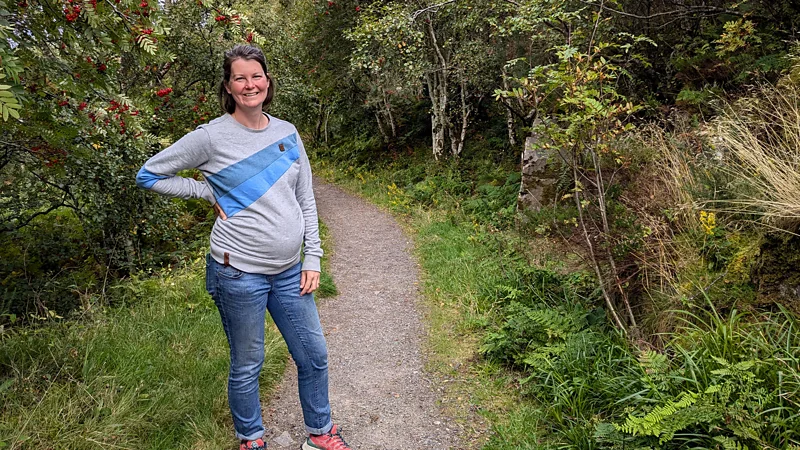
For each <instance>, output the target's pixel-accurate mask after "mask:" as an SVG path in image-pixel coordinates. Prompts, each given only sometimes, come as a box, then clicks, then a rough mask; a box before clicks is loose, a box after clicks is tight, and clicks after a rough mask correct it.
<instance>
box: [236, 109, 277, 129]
mask: <svg viewBox="0 0 800 450" xmlns="http://www.w3.org/2000/svg"><path fill="white" fill-rule="evenodd" d="M231 116H233V118H234V119H235V120H236V121H237V122H239V123H240V124H242V125H244V126H246V127H247V128H251V129H253V130H262V129H264V128H266V127H267V125H268V124H269V119H268V118H267V116H265V115H264V113H263V112H262V111H261V110H254V111H252V112H250V111H247V112H246V111H244V110H241V109H237V110H236V111H234V112H233V114H231Z"/></svg>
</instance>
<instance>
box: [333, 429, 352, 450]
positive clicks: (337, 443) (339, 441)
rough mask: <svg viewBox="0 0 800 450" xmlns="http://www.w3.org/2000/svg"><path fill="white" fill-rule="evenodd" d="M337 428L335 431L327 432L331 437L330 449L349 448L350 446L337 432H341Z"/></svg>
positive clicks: (348, 449) (347, 449)
mask: <svg viewBox="0 0 800 450" xmlns="http://www.w3.org/2000/svg"><path fill="white" fill-rule="evenodd" d="M341 431H342V430H340V429H339V428H337V429H336V433H328V436H330V437H331V439H333V441H334V442H333V448H332V449H331V450H350V447H349V446H348V445H347V442H345V440H344V438H343V437H342V435H341V434H339V432H341Z"/></svg>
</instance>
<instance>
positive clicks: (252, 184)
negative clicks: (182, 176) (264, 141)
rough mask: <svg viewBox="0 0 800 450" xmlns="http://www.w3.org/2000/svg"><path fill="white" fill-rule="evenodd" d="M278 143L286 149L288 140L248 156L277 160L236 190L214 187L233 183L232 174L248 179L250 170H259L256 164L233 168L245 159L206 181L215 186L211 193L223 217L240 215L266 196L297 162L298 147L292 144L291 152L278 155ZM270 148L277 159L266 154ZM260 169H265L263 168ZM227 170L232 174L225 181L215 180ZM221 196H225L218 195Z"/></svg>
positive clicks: (222, 186)
mask: <svg viewBox="0 0 800 450" xmlns="http://www.w3.org/2000/svg"><path fill="white" fill-rule="evenodd" d="M291 138H292V141H294V135H293V136H291ZM279 143H285V144H284V146H285V147H284V148H286V147H288V142H287V139H283V140H281V141H279V142H276V143H275V144H272V145H270V146H268V147H266V148H265V149H264V150H262V151H260V152H259V153H258V154H256V155H253V156H251V157H250V158H253V157H255V156H257V155H260V154H262V153H264V154H265V155H261V156H259V158H263V159H262V161H264V160H267V159H268V158H273V157H275V156H277V157H275V159H273V160H272V161H271V162H270V163H269V165H268V166H267V167H266V168H264V169H263V170H261V171H259V172H257V173H254V174H252V175H251V176H250V177H248V178H247V179H246V180H244V181H243V182H241V183H239V184H238V185H237V186H235V187H233V188H231V189H228V190H227V191H225V190H226V188H227V187H228V186H226V185H225V184H222V185H218V184H217V183H219V182H220V181H222V182H230V181H232V178H231V177H230V174H231V173H238V174H239V175H240V176H241V175H242V174H244V173H247V174H248V175H249V174H250V172H251V170H252V169H251V168H252V167H258V166H256V165H255V164H254V165H252V166H251V165H249V164H247V165H246V166H245V167H242V168H238V167H236V166H239V165H240V164H243V163H244V162H245V161H247V159H245V160H242V161H240V162H238V163H236V164H234V165H233V166H229V167H226V168H225V169H223V170H222V171H220V172H218V173H216V174H214V175H211V176H210V177H208V182H209V184H211V185H212V186H214V192H215V193H217V195H216V198H217V202H219V205H220V207H222V210H223V211H225V214H226V215H227V216H228V217H232V216H233V215H235V214H236V213H238V212H239V211H241V210H243V209H245V208H247V207H248V206H250V205H252V204H253V202H255V201H256V200H258V199H259V198H261V196H263V195H264V194H266V193H267V191H269V189H270V188H271V187H272V186H273V185H274V184H275V182H277V181H278V179H280V177H282V176H283V174H284V173H286V171H287V170H288V169H289V167H291V166H292V164H293V163H294V162H295V161H297V159H298V158H300V149H299V148H298V147H297V145H294V144H292V147H291V148H288V149H287V150H285V151H284V152H281V151H280V150H278V149H277V148H278V144H279ZM272 147H274V148H275V150H274V152H275V153H277V155H275V154H274V153H273V152H268V151H267V150H269V149H270V148H272ZM250 158H248V159H250ZM260 167H264V166H263V165H262V166H260ZM228 169H231V171H230V173H228V174H225V176H226V178H223V180H219V179H217V177H218V176H219V174H220V173H221V172H223V171H228ZM221 192H225V193H224V194H222V195H220V193H221Z"/></svg>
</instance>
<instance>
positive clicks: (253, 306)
mask: <svg viewBox="0 0 800 450" xmlns="http://www.w3.org/2000/svg"><path fill="white" fill-rule="evenodd" d="M273 93H274V84H273V82H272V79H271V78H270V75H269V73H268V71H267V64H266V59H265V58H264V54H263V53H262V52H261V50H259V49H258V48H256V47H252V46H248V45H239V46H236V47H234V48H233V49H231V50H229V51H227V52H226V53H225V59H224V62H223V77H222V81H221V83H220V86H219V99H220V104H221V105H222V108H223V110H225V114H224V115H223V116H221V117H218V118H216V119H214V120H212V121H211V122H209V123H208V124H206V125H201V126H199V127H198V128H197V129H196V130H194V131H192V132H190V133H189V134H187V135H185V136H184V137H182V138H181V139H180V140H178V141H177V142H176V143H174V144H173V145H171V146H170V147H168V148H167V149H165V150H164V151H162V152H160V153H158V154H157V155H155V156H153V157H152V158H150V159H149V160H148V161H147V162H146V163H145V164H144V166H143V167H142V168H141V170H140V171H139V173H138V175H137V177H136V183H137V184H138V185H139V186H140V187H143V188H145V189H150V190H153V191H155V192H158V193H160V194H165V195H170V196H174V197H181V198H204V199H206V200H208V201H209V202H210V203H211V204H212V205H213V208H214V210H215V212H216V213H217V216H218V217H217V220H216V222H215V223H214V228H213V230H212V231H211V252H210V254H209V255H207V257H206V261H207V266H206V289H207V290H208V292H209V293H210V294H211V297H212V298H213V299H214V303H216V305H217V309H218V310H219V314H220V318H221V319H222V327H223V328H224V330H225V335H226V336H227V338H228V344H229V346H230V356H231V363H230V373H229V376H228V404H229V406H230V409H231V414H232V416H233V424H234V428H235V430H236V436H237V437H238V438H239V439H240V440H241V446H240V449H264V448H266V444H265V443H264V440H263V435H264V425H263V423H262V419H261V405H260V402H259V392H258V375H259V373H260V371H261V366H262V364H263V362H264V317H265V313H266V310H268V311H269V313H270V315H271V316H272V319H273V320H274V322H275V324H276V325H277V326H278V329H279V330H280V332H281V334H282V335H283V338H284V339H285V340H286V344H287V345H288V347H289V352H290V353H291V354H292V358H293V359H294V361H295V363H296V364H297V377H298V385H299V393H300V404H301V406H302V409H303V418H304V422H305V426H306V431H307V432H308V433H309V437H308V439H307V440H306V441H305V443H304V444H303V446H302V448H303V449H306V450H312V449H336V450H346V449H348V448H349V447H347V444H346V443H345V442H344V440H343V439H342V437H341V435H340V434H339V431H338V427H337V426H336V425H334V424H333V423H332V422H331V409H330V404H329V402H328V355H327V348H326V344H325V338H324V336H323V334H322V327H321V325H320V321H319V315H318V314H317V309H316V305H315V304H314V296H313V292H314V291H315V290H316V289H317V288H318V287H319V275H320V258H321V257H322V249H321V248H320V239H319V232H318V225H317V209H316V203H315V201H314V193H313V191H312V188H311V167H310V166H309V162H308V157H307V156H306V153H305V149H304V148H303V143H302V142H301V140H300V136H299V135H298V134H297V130H296V129H295V127H294V126H293V125H292V124H291V123H289V122H286V121H283V120H280V119H278V118H275V117H273V116H270V115H269V114H266V113H265V112H264V109H265V108H266V107H267V106H268V105H269V104H270V102H271V101H272V96H273ZM188 168H197V169H199V170H200V171H201V172H202V173H203V175H204V177H205V181H197V180H194V179H192V178H184V177H178V176H175V174H176V173H177V172H178V171H180V170H183V169H188ZM301 247H303V253H304V258H303V260H302V262H301V258H300V249H301Z"/></svg>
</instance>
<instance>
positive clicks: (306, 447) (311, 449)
mask: <svg viewBox="0 0 800 450" xmlns="http://www.w3.org/2000/svg"><path fill="white" fill-rule="evenodd" d="M300 450H320V449H319V447H317V446H316V445H311V444H309V443H308V439H306V441H305V442H303V445H301V446H300Z"/></svg>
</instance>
